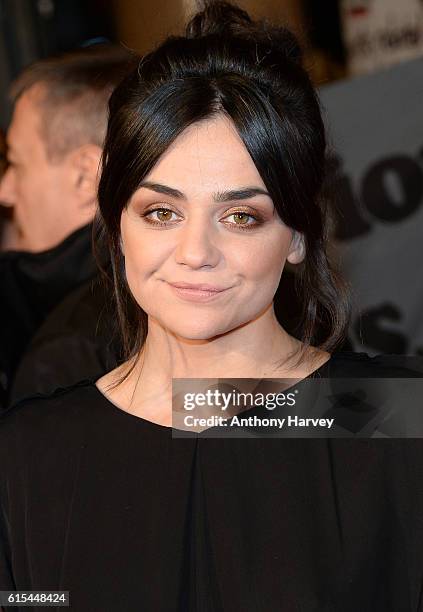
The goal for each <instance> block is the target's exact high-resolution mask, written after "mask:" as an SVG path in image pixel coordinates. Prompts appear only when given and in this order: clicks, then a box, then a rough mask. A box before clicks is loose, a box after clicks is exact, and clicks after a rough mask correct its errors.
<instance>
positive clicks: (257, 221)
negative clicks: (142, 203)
mask: <svg viewBox="0 0 423 612" xmlns="http://www.w3.org/2000/svg"><path fill="white" fill-rule="evenodd" d="M158 211H169V212H171V213H173V214H175V215H176V213H175V211H173V210H171V209H170V208H166V207H164V206H160V207H158V208H152V209H151V210H147V211H146V212H145V213H142V215H141V217H143V218H144V219H145V220H146V222H147V223H151V225H156V226H157V225H158V226H162V227H163V226H169V225H172V224H174V223H175V222H174V221H173V222H172V221H167V222H166V221H157V220H154V221H153V220H152V219H149V218H148V215H150V214H151V213H154V212H158ZM237 214H243V215H248V216H249V217H251V218H252V219H254V221H255V222H254V223H248V224H247V225H238V224H236V223H231V224H230V225H231V227H235V229H237V230H238V229H239V230H241V231H243V230H250V229H254V228H255V227H257V226H258V225H261V223H263V220H262V219H261V217H259V216H258V215H252V214H251V213H249V212H247V211H246V210H235V211H234V212H232V213H231V214H230V215H228V217H232V215H237Z"/></svg>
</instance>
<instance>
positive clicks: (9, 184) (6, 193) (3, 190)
mask: <svg viewBox="0 0 423 612" xmlns="http://www.w3.org/2000/svg"><path fill="white" fill-rule="evenodd" d="M15 199H16V196H15V176H14V171H13V167H11V166H9V167H8V168H7V170H6V172H5V173H4V174H3V176H2V178H1V179H0V204H1V205H2V206H14V204H15Z"/></svg>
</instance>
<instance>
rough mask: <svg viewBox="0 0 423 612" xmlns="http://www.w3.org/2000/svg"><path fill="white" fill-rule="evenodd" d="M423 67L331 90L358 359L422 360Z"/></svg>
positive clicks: (343, 250)
mask: <svg viewBox="0 0 423 612" xmlns="http://www.w3.org/2000/svg"><path fill="white" fill-rule="evenodd" d="M422 75H423V59H422V58H419V59H416V60H413V61H410V62H405V63H401V64H399V65H397V66H395V67H393V68H391V69H389V70H383V71H380V72H377V73H373V74H370V75H365V76H361V77H356V78H352V79H349V80H346V81H341V82H338V83H335V84H332V85H329V86H326V87H324V88H322V90H321V92H320V95H321V100H322V104H323V107H324V109H325V113H326V121H327V125H328V131H329V138H330V140H331V143H332V146H333V148H334V150H335V151H336V156H335V157H334V158H333V162H334V164H335V165H336V166H337V179H336V185H335V192H336V206H335V213H336V214H335V219H336V223H335V230H334V233H335V247H336V252H337V255H338V257H339V262H340V265H341V267H342V269H343V271H344V274H345V276H346V277H347V279H348V280H349V282H350V283H351V286H352V289H353V303H354V307H353V320H352V324H351V329H350V341H351V343H352V345H353V348H354V349H355V350H364V351H367V352H369V353H370V354H376V353H407V354H414V355H416V354H417V355H423V76H422Z"/></svg>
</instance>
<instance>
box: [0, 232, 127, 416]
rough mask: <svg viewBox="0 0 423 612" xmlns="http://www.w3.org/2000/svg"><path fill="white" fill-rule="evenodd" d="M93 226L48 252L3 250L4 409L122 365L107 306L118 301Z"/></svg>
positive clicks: (0, 363) (0, 386)
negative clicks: (105, 278)
mask: <svg viewBox="0 0 423 612" xmlns="http://www.w3.org/2000/svg"><path fill="white" fill-rule="evenodd" d="M91 233H92V226H91V225H88V226H85V227H83V228H81V229H79V230H77V231H76V232H74V233H73V234H71V235H70V236H68V237H67V238H66V239H65V240H64V241H63V242H62V243H61V244H59V245H58V246H57V247H55V248H53V249H50V250H48V251H44V252H42V253H27V252H17V251H16V252H15V251H13V252H12V251H11V252H5V253H2V254H0V279H1V289H0V406H1V407H2V408H4V407H6V406H7V405H8V404H9V403H10V402H11V401H16V400H18V399H21V398H22V397H25V396H26V395H32V394H34V393H38V392H40V393H45V392H50V391H53V390H54V389H55V388H57V387H59V386H67V385H68V384H73V383H74V382H77V381H78V380H80V379H81V378H85V377H90V376H100V375H101V374H102V373H104V372H105V371H107V369H112V368H113V367H114V365H115V359H114V356H113V349H112V348H111V347H110V339H111V337H112V331H111V324H110V321H111V318H110V317H109V314H108V313H105V312H104V308H105V304H106V303H109V302H110V300H106V299H105V296H104V289H103V286H102V284H101V283H100V281H99V276H98V269H97V264H96V262H95V260H94V257H93V255H92V248H91ZM106 319H107V320H106ZM77 355H78V357H76V356H77Z"/></svg>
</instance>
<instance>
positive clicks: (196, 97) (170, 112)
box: [98, 1, 348, 358]
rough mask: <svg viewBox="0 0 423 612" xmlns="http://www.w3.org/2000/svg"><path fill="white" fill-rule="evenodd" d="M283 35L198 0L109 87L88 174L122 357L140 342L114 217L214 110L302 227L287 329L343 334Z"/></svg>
mask: <svg viewBox="0 0 423 612" xmlns="http://www.w3.org/2000/svg"><path fill="white" fill-rule="evenodd" d="M301 61H302V54H301V50H300V48H299V46H298V43H297V40H296V38H295V37H294V35H293V34H292V33H291V32H290V31H289V30H287V29H285V28H282V27H275V26H270V25H268V24H266V23H263V22H253V21H252V20H251V18H250V17H249V16H248V14H247V13H246V12H245V11H243V10H241V9H240V8H238V7H236V6H234V5H232V4H229V3H227V2H221V1H213V2H206V4H205V7H204V9H203V10H202V11H200V12H199V13H197V14H196V15H195V16H194V17H193V18H192V20H191V21H190V23H189V24H188V26H187V28H186V33H185V36H179V37H170V38H167V39H166V40H165V41H164V42H163V43H162V44H161V45H160V46H159V47H157V48H156V49H155V50H154V51H152V52H151V53H150V54H149V55H147V56H146V57H145V58H144V59H143V60H142V61H141V62H140V64H139V66H138V69H137V70H135V71H134V72H133V73H132V74H130V75H129V76H128V78H126V79H125V81H124V82H122V84H121V85H120V86H119V87H118V88H117V89H116V90H115V92H114V93H113V95H112V97H111V99H110V119H109V125H108V130H107V136H106V140H105V148H104V157H103V168H102V175H101V180H100V185H99V207H100V217H99V219H98V221H99V224H100V227H101V228H102V231H103V235H104V237H105V238H106V240H107V242H108V246H109V249H110V252H111V259H112V267H113V280H114V291H115V297H116V301H117V308H118V316H119V321H120V327H121V331H122V335H123V342H124V353H125V358H130V357H134V356H136V355H137V354H139V351H140V350H141V348H142V346H143V343H144V341H145V338H146V334H147V315H146V313H145V312H143V311H142V309H141V308H140V307H139V306H138V304H137V303H136V302H135V300H134V298H133V296H132V295H131V293H130V291H129V288H128V286H127V283H126V279H125V275H124V264H123V257H122V253H121V248H120V218H121V214H122V211H123V209H124V208H125V206H126V205H127V203H128V201H129V199H130V198H131V196H132V194H133V193H134V192H135V191H136V190H137V188H138V187H139V185H140V183H141V181H142V180H143V178H144V177H145V176H146V174H147V173H148V172H149V171H150V170H151V169H152V168H153V167H154V165H155V164H156V163H157V161H158V160H159V158H160V156H161V155H162V154H163V153H164V152H165V151H166V149H167V148H168V147H169V145H170V144H171V143H172V142H173V141H174V140H175V139H176V138H177V137H178V136H179V135H180V134H181V133H182V132H183V131H184V130H185V129H186V128H187V127H188V126H190V125H192V124H194V123H196V122H199V121H202V120H204V119H207V118H209V117H212V116H214V115H216V114H225V115H226V116H228V117H229V118H230V119H231V120H232V122H233V123H234V125H235V127H236V129H237V131H238V133H239V135H240V137H241V139H242V141H243V142H244V144H245V147H246V148H247V150H248V152H249V154H250V155H251V157H252V159H253V161H254V163H255V165H256V167H257V169H258V171H259V173H260V175H261V177H262V179H263V182H264V183H265V185H266V187H267V189H268V191H269V194H270V196H271V198H272V200H273V203H274V205H275V207H276V210H277V212H278V214H279V216H280V217H281V219H282V220H283V221H284V223H286V224H287V225H288V226H289V227H291V228H293V229H294V230H297V231H298V232H301V233H302V234H303V235H304V240H305V247H306V257H305V260H304V262H303V263H302V264H299V266H298V270H297V271H298V273H297V274H296V275H295V277H296V292H297V297H298V303H299V304H300V305H301V313H300V317H299V324H298V326H297V329H296V330H288V331H290V332H291V333H294V335H296V336H297V337H298V338H299V339H300V340H301V341H302V342H303V343H304V344H305V345H306V346H309V345H310V344H314V343H317V344H318V346H319V347H320V348H322V349H325V350H329V351H330V350H333V349H334V348H335V347H336V346H337V345H338V343H340V342H341V341H342V340H343V339H344V337H345V330H346V326H347V322H348V300H347V298H346V293H345V291H344V288H343V284H342V282H341V281H340V279H339V278H338V277H337V275H336V274H335V273H334V271H333V270H332V268H331V265H330V263H329V261H328V257H327V254H326V239H327V236H326V231H327V230H326V220H327V211H326V205H325V203H324V202H323V201H322V199H321V197H320V195H321V190H322V185H323V180H324V175H325V151H326V140H325V129H324V125H323V121H322V116H321V112H320V107H319V101H318V98H317V95H316V92H315V90H314V87H313V85H312V83H311V81H310V78H309V76H308V74H307V72H306V71H305V70H304V68H303V67H302V64H301Z"/></svg>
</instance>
